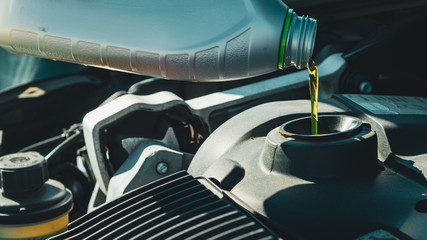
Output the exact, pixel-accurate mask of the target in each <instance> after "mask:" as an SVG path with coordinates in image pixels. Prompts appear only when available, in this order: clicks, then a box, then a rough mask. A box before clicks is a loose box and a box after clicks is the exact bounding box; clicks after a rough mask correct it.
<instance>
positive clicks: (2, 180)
mask: <svg viewBox="0 0 427 240" xmlns="http://www.w3.org/2000/svg"><path fill="white" fill-rule="evenodd" d="M48 179H49V174H48V170H47V164H46V160H45V159H44V157H43V156H42V155H40V154H39V153H37V152H26V153H14V154H10V155H6V156H3V157H0V188H2V189H3V192H4V193H5V194H19V193H27V192H32V191H35V190H37V189H39V188H40V187H41V186H43V184H44V183H45V182H46V181H47V180H48Z"/></svg>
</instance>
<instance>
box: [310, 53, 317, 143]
mask: <svg viewBox="0 0 427 240" xmlns="http://www.w3.org/2000/svg"><path fill="white" fill-rule="evenodd" d="M308 72H309V86H310V100H311V134H313V135H317V123H318V119H319V118H318V113H317V102H318V101H319V77H318V76H317V67H316V64H315V62H314V61H313V59H311V58H310V60H309V62H308Z"/></svg>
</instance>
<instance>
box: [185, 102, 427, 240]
mask: <svg viewBox="0 0 427 240" xmlns="http://www.w3.org/2000/svg"><path fill="white" fill-rule="evenodd" d="M309 107H310V103H309V101H306V100H298V101H286V102H272V103H267V104H263V105H259V106H257V107H254V108H252V109H249V110H247V111H245V112H242V113H241V114H239V115H237V116H235V117H233V118H232V119H230V120H229V121H227V122H226V123H224V124H223V125H222V126H220V127H219V128H218V129H217V130H215V132H213V133H212V134H211V135H210V137H209V138H208V139H207V140H206V141H205V143H204V144H203V145H202V146H201V148H200V149H199V151H198V152H197V153H196V155H195V157H194V159H193V161H192V162H191V164H190V167H189V169H188V171H189V173H190V174H192V175H193V176H203V177H205V178H208V179H210V180H212V181H213V182H215V183H216V184H217V185H218V186H219V187H220V188H221V189H223V190H224V191H229V192H231V193H232V194H233V195H234V196H236V198H238V199H239V201H240V202H241V203H244V206H246V207H247V208H248V209H251V210H253V211H255V212H257V213H258V214H259V215H260V216H261V218H262V219H263V220H264V221H265V222H267V223H268V224H269V225H270V226H271V227H272V228H273V229H276V230H278V231H279V232H280V235H282V236H291V237H292V238H296V239H354V238H357V237H361V236H364V235H365V234H369V233H371V232H378V231H380V232H386V233H389V235H390V236H394V237H396V238H399V239H407V238H414V239H423V238H425V237H426V236H427V229H426V228H425V224H426V222H427V188H426V186H427V181H426V175H425V173H426V172H427V154H426V153H427V140H426V139H427V138H426V136H427V99H425V98H415V97H397V96H372V95H370V96H364V95H338V96H335V97H334V98H332V99H329V100H327V101H324V102H321V103H319V113H320V115H331V114H333V115H338V116H344V115H346V116H350V117H356V118H357V119H360V120H361V122H362V125H363V126H358V130H357V131H356V130H354V131H353V132H352V133H351V134H347V135H346V134H344V135H343V136H341V137H340V138H336V137H335V136H333V137H331V138H329V137H326V138H322V137H320V138H316V139H304V138H302V139H299V138H298V137H295V136H284V135H283V134H282V133H281V132H280V131H281V128H280V126H281V125H282V124H284V123H285V122H289V121H291V120H295V119H297V118H299V117H303V116H307V113H309V110H310V109H309ZM321 125H322V121H320V120H319V126H321ZM282 128H283V126H282ZM339 131H341V130H339ZM326 135H327V134H326ZM365 236H373V235H365ZM362 239H363V238H362ZM366 239H368V238H366Z"/></svg>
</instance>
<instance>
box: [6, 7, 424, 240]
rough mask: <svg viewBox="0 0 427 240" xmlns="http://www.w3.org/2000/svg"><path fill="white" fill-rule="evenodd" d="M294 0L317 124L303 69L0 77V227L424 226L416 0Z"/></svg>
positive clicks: (242, 229)
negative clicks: (173, 76)
mask: <svg viewBox="0 0 427 240" xmlns="http://www.w3.org/2000/svg"><path fill="white" fill-rule="evenodd" d="M297 2H298V1H296V2H295V6H296V7H295V8H296V9H297V10H298V11H300V12H308V13H312V14H313V15H315V16H316V17H317V19H319V28H318V35H317V39H316V49H315V50H314V53H313V57H314V59H315V60H316V62H317V63H319V64H318V70H319V80H320V84H319V87H320V90H319V91H320V92H319V98H320V101H319V107H318V109H319V134H318V135H312V134H311V132H310V130H311V129H310V127H311V125H310V118H309V116H310V100H309V99H308V98H309V97H308V72H307V70H306V69H304V70H297V69H285V70H284V71H277V72H273V73H270V74H266V75H261V76H257V77H254V78H250V79H245V80H239V81H234V82H210V83H195V82H185V83H184V82H179V81H168V80H164V79H161V78H149V77H145V76H138V77H137V76H134V75H131V74H129V73H119V72H114V71H110V70H105V69H102V70H100V69H94V68H90V67H84V68H83V69H82V70H79V71H78V72H75V73H71V74H69V73H67V74H63V75H59V76H53V77H52V76H51V75H49V77H47V78H46V79H44V80H40V81H36V82H31V83H24V84H22V85H19V86H16V87H14V88H11V89H7V90H3V91H2V92H0V102H1V103H2V104H0V111H1V112H2V116H0V151H1V157H0V176H1V179H0V188H1V194H0V238H2V239H27V238H38V239H45V238H50V239H363V240H365V239H427V228H426V226H427V225H426V223H427V175H426V172H427V141H426V139H427V138H426V136H427V98H426V97H427V95H426V92H425V90H424V89H426V87H427V86H426V84H425V70H424V62H423V60H424V56H423V54H414V53H422V52H423V51H426V50H427V49H426V45H425V44H424V42H425V40H426V39H425V36H423V35H422V34H421V33H420V31H419V29H418V28H419V26H418V25H419V24H424V23H426V22H427V21H425V20H426V19H425V18H426V17H425V14H424V12H425V3H419V4H418V2H416V3H411V4H414V5H410V4H402V3H393V4H390V9H383V8H382V6H378V4H373V3H369V4H368V3H365V2H363V1H362V2H363V4H362V3H360V4H359V5H358V4H356V3H353V4H350V5H346V4H343V3H341V4H340V3H338V2H339V1H337V2H336V4H335V3H334V4H332V3H330V4H320V3H319V4H318V5H314V6H313V5H310V4H308V3H307V4H306V5H304V4H303V3H299V4H298V3H297ZM417 4H418V5H417ZM316 6H317V7H318V8H317V7H316ZM414 6H417V7H419V9H418V8H417V7H414ZM401 8H402V9H401ZM355 9H358V11H355ZM368 10H369V11H368ZM350 13H351V14H350ZM396 19H399V21H398V20H396ZM424 25H425V24H424ZM417 29H418V30H417ZM402 46H405V49H404V50H402V49H403V48H402ZM0 53H1V52H0ZM0 57H1V55H0ZM50 64H58V63H50ZM41 66H42V65H40V66H38V67H39V68H41ZM55 66H60V65H49V68H48V69H50V70H52V69H55ZM58 68H60V67H58ZM0 69H1V66H0ZM58 103H60V104H58ZM67 126H68V127H67ZM64 127H65V128H64ZM61 129H62V130H61Z"/></svg>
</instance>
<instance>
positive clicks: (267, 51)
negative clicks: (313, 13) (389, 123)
mask: <svg viewBox="0 0 427 240" xmlns="http://www.w3.org/2000/svg"><path fill="white" fill-rule="evenodd" d="M316 26H317V23H316V20H315V19H313V18H308V17H300V16H298V15H297V14H296V13H295V12H294V11H293V10H292V9H289V8H288V7H287V6H286V5H285V4H284V3H283V2H282V1H281V0H269V1H264V0H233V1H229V0H204V1H196V0H180V1H172V0H156V1H152V0H151V1H150V0H127V1H116V0H90V1H81V0H67V1H49V2H46V1H45V0H31V1H30V0H2V1H0V46H1V47H3V48H5V49H6V50H8V51H10V52H13V53H18V54H25V55H32V56H37V57H42V58H49V59H54V60H60V61H66V62H72V63H79V64H84V65H90V66H97V67H101V68H108V69H114V70H119V71H124V72H131V73H136V74H141V75H149V76H157V77H162V78H167V79H176V80H189V81H225V80H234V79H242V78H248V77H253V76H257V75H262V74H266V73H269V72H273V71H275V70H277V69H283V68H285V67H290V66H295V67H297V68H299V69H302V68H305V67H307V66H308V59H309V57H311V55H312V51H313V46H314V41H315V34H316Z"/></svg>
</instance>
